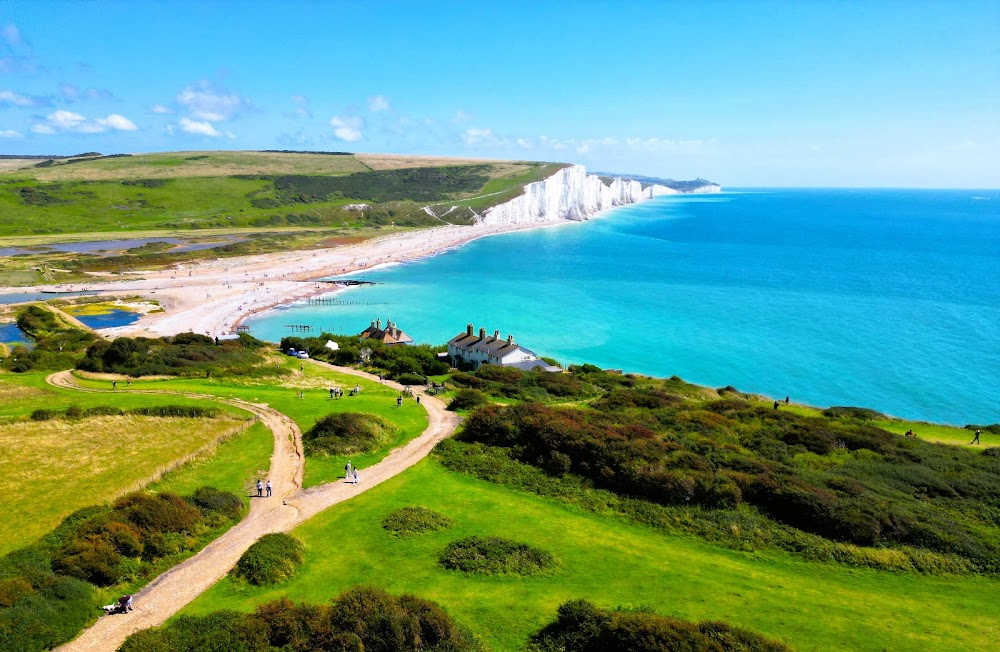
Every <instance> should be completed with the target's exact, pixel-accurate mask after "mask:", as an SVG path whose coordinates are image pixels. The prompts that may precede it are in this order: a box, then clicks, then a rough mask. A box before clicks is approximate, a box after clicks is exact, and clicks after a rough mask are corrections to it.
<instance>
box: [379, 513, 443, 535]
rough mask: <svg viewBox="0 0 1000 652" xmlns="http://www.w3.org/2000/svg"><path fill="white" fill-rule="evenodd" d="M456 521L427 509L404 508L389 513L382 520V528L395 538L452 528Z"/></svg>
mask: <svg viewBox="0 0 1000 652" xmlns="http://www.w3.org/2000/svg"><path fill="white" fill-rule="evenodd" d="M453 523H454V521H452V520H451V519H450V518H448V517H447V516H445V515H444V514H441V513H439V512H435V511H434V510H433V509H427V508H426V507H403V508H402V509H397V510H395V511H392V512H389V513H388V514H387V515H386V517H385V518H384V519H382V527H383V528H385V529H386V530H388V531H389V533H390V534H393V535H394V536H398V537H401V536H407V535H410V534H424V533H427V532H437V531H438V530H444V529H447V528H450V527H451V526H452V524H453Z"/></svg>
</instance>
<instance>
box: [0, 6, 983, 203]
mask: <svg viewBox="0 0 1000 652" xmlns="http://www.w3.org/2000/svg"><path fill="white" fill-rule="evenodd" d="M192 149H313V150H346V151H368V152H402V153H421V154H440V155H451V156H477V157H492V158H506V159H531V160H557V161H571V162H576V163H583V164H585V165H587V166H588V168H590V169H592V170H601V171H613V172H628V173H641V174H648V175H654V176H664V177H673V178H679V179H680V178H693V177H696V176H701V177H705V178H709V179H712V180H716V181H719V182H721V183H723V184H724V185H728V186H887V187H979V188H984V187H989V188H996V187H998V186H1000V2H996V1H995V0H993V1H990V2H971V1H970V2H963V1H962V0H952V1H951V2H920V1H914V2H903V1H899V2H875V1H868V2H830V3H824V2H750V1H747V2H710V1H707V2H684V3H681V2H632V3H612V2H603V3H602V2H586V1H583V2H577V1H574V2H568V1H567V2H561V3H555V2H523V3H522V2H506V1H505V2H493V3H476V2H462V3H449V2H402V1H399V2H375V1H370V2H283V3H279V2H270V3H264V2H248V1H246V0H244V1H241V2H237V1H236V0H234V1H232V2H204V1H202V2H193V3H188V2H179V1H176V0H175V1H171V2H162V3H146V2H111V1H105V2H75V3H70V2H54V1H49V0H35V1H33V2H5V3H3V4H0V152H4V153H25V154H72V153H78V152H84V151H100V152H103V153H117V152H145V151H167V150H192Z"/></svg>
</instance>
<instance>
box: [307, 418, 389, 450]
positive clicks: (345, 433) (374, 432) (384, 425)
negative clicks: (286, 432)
mask: <svg viewBox="0 0 1000 652" xmlns="http://www.w3.org/2000/svg"><path fill="white" fill-rule="evenodd" d="M395 432H396V427H395V426H394V425H393V424H392V423H390V422H389V421H387V420H386V419H383V418H382V417H380V416H378V415H375V414H363V413H360V412H332V413H330V414H328V415H326V416H325V417H323V418H321V419H320V420H318V421H317V422H316V425H314V426H313V427H312V428H310V429H309V430H307V431H306V432H304V433H302V443H303V446H304V447H305V450H306V453H309V454H310V455H339V454H355V453H364V452H368V451H372V450H375V449H377V448H379V447H380V446H383V445H385V444H387V443H388V442H389V441H391V440H392V438H393V436H394V435H395Z"/></svg>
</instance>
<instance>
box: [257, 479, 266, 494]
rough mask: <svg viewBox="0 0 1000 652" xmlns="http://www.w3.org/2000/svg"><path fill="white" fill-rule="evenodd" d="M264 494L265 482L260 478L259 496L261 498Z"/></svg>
mask: <svg viewBox="0 0 1000 652" xmlns="http://www.w3.org/2000/svg"><path fill="white" fill-rule="evenodd" d="M263 495H264V484H263V483H262V482H261V481H260V480H257V497H258V498H260V497H261V496H263Z"/></svg>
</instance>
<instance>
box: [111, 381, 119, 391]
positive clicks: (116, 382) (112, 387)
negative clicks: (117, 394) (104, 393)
mask: <svg viewBox="0 0 1000 652" xmlns="http://www.w3.org/2000/svg"><path fill="white" fill-rule="evenodd" d="M111 389H118V381H117V380H112V381H111Z"/></svg>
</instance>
